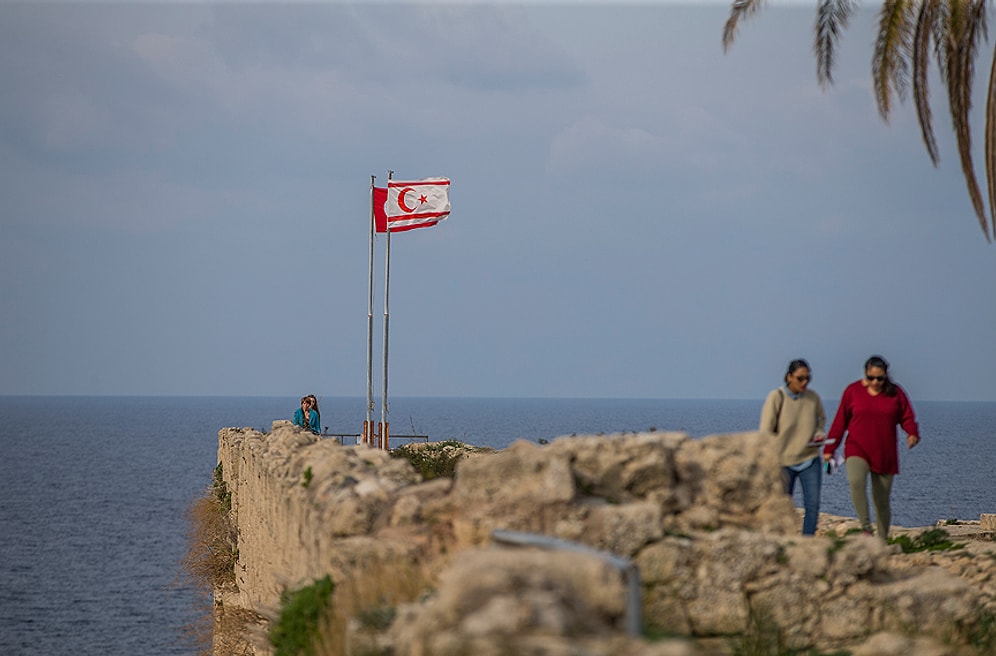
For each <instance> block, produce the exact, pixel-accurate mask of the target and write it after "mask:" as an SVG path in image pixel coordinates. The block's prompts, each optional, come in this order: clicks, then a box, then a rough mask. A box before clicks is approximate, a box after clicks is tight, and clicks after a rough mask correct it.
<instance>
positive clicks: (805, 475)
mask: <svg viewBox="0 0 996 656" xmlns="http://www.w3.org/2000/svg"><path fill="white" fill-rule="evenodd" d="M810 380H812V373H811V370H810V368H809V363H808V362H806V361H805V360H802V359H799V360H792V362H790V363H789V366H788V370H787V371H786V372H785V384H784V385H782V386H781V387H778V388H776V389H774V390H772V391H771V392H770V393H769V394H768V397H767V398H766V399H765V400H764V405H763V406H762V408H761V426H760V430H761V431H762V432H765V433H770V434H772V435H774V436H775V437H776V438H777V439H778V452H779V459H780V462H781V465H782V479H783V481H784V483H785V493H786V494H788V495H789V496H791V495H792V493H793V491H794V490H795V482H796V480H798V481H799V483H800V485H801V487H802V503H803V508H804V509H805V515H804V516H803V520H802V534H803V535H815V534H816V523H817V521H818V520H819V516H820V485H821V483H822V472H823V468H822V467H821V466H820V446H821V445H822V444H823V440H824V429H825V427H826V423H827V415H826V411H825V410H824V409H823V401H822V399H820V395H819V394H817V393H816V392H814V391H813V390H811V389H809V381H810Z"/></svg>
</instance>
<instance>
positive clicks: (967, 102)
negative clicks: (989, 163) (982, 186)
mask: <svg viewBox="0 0 996 656" xmlns="http://www.w3.org/2000/svg"><path fill="white" fill-rule="evenodd" d="M980 8H981V10H982V12H983V15H984V12H985V0H966V1H965V2H952V3H951V18H950V22H949V25H948V34H947V40H946V49H947V86H948V107H949V108H950V111H951V122H952V125H953V127H954V132H955V137H956V139H957V142H958V155H959V157H960V159H961V171H962V174H963V175H964V177H965V185H966V186H967V187H968V196H969V198H970V199H971V201H972V208H973V209H974V210H975V216H976V217H977V218H978V220H979V225H980V226H981V227H982V233H983V234H984V235H985V236H986V239H987V240H989V238H990V237H989V226H988V224H987V220H986V210H985V206H984V205H983V202H982V192H981V191H980V190H979V182H978V179H977V178H976V176H975V165H974V164H973V162H972V133H971V130H970V128H969V112H970V111H971V109H972V94H971V91H972V78H973V77H974V72H975V70H974V69H975V50H976V45H977V42H978V37H979V35H980V33H981V32H982V30H980V29H979V20H978V16H979V9H980Z"/></svg>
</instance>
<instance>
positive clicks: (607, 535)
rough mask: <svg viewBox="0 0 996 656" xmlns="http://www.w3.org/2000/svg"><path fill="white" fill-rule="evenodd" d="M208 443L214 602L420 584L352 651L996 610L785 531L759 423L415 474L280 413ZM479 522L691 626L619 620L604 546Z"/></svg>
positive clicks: (793, 638) (585, 559)
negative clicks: (231, 547)
mask: <svg viewBox="0 0 996 656" xmlns="http://www.w3.org/2000/svg"><path fill="white" fill-rule="evenodd" d="M218 457H219V462H220V463H221V465H222V472H223V477H224V480H225V482H226V484H227V485H228V488H229V490H230V491H231V492H232V517H233V519H234V521H235V523H236V525H237V529H238V563H237V566H236V585H237V590H235V591H231V592H228V593H222V591H219V593H218V602H217V603H218V605H219V606H220V607H223V608H225V609H228V610H231V609H233V608H238V609H241V610H248V611H251V612H253V613H256V614H258V615H259V616H262V617H264V618H266V617H270V618H272V617H274V616H275V613H276V612H277V610H278V606H279V600H280V594H281V593H282V592H283V591H285V590H293V589H296V588H299V587H301V586H303V585H307V584H310V583H311V582H312V581H314V580H316V579H318V578H321V577H323V576H325V575H326V574H328V575H330V576H331V577H332V580H333V581H334V582H336V584H337V586H339V587H340V588H341V589H354V588H360V587H364V586H366V587H371V586H374V585H375V583H374V582H375V581H381V582H383V580H384V579H385V578H391V577H400V576H403V575H404V574H405V573H406V572H412V571H414V570H416V569H417V570H418V571H419V572H420V576H423V577H424V580H425V581H426V582H427V583H426V585H425V589H426V591H428V590H433V591H434V593H433V594H431V595H428V596H427V597H426V598H424V599H422V600H421V601H420V602H419V603H413V604H408V605H404V606H401V607H400V611H401V612H400V613H399V615H398V617H397V619H396V620H395V621H394V622H393V623H392V625H391V626H390V627H389V628H388V629H387V630H386V631H383V630H381V631H375V632H371V631H364V629H363V627H358V626H357V625H356V623H355V622H354V624H353V628H352V631H351V633H350V636H349V638H348V640H347V641H346V644H349V645H352V647H351V651H353V652H354V653H355V654H357V656H358V655H359V654H362V653H373V652H377V653H392V654H397V655H398V656H402V655H409V654H410V655H412V656H416V655H430V654H431V655H437V654H438V655H446V654H453V655H454V656H457V655H458V654H489V653H494V654H504V653H515V654H530V653H536V654H540V653H546V654H556V653H565V654H567V653H587V654H592V655H597V654H605V655H606V656H608V655H609V654H612V655H613V656H618V655H626V654H634V655H635V654H641V655H642V654H647V655H649V654H660V655H664V654H673V655H675V656H677V655H678V654H706V653H723V648H724V647H723V645H726V646H727V647H728V645H729V640H730V638H731V636H738V635H742V634H743V633H744V632H747V631H749V630H751V629H752V627H755V628H756V626H758V623H759V622H762V621H763V622H764V623H766V624H767V625H768V626H769V627H774V628H773V629H771V628H769V631H773V632H774V633H775V634H777V636H778V638H779V640H781V641H783V644H784V645H786V646H788V647H791V648H793V649H810V648H812V649H819V650H832V649H841V648H851V649H856V648H859V647H860V646H861V645H862V644H867V643H868V642H869V641H870V640H877V641H879V642H881V641H882V640H883V639H884V638H883V637H882V635H891V634H888V633H887V632H890V631H891V632H897V633H896V635H898V637H897V638H896V640H906V641H907V642H906V643H903V644H906V645H907V647H909V644H912V643H909V641H920V642H919V643H917V644H918V645H919V646H918V647H917V648H918V649H921V650H924V649H928V646H927V645H928V643H929V649H948V650H950V651H941V652H937V653H952V654H953V653H957V650H958V649H961V647H958V646H957V645H958V644H960V643H962V642H965V636H966V635H968V634H970V633H972V631H973V630H974V629H975V628H976V627H977V624H978V622H979V620H978V618H979V612H980V610H981V609H983V608H985V607H986V605H987V604H988V606H989V610H990V611H992V610H996V607H994V602H993V592H992V590H991V589H989V590H987V589H983V587H982V586H979V585H973V584H972V583H969V582H967V581H966V580H965V579H964V578H963V577H960V576H957V575H956V574H952V573H949V571H948V570H947V569H945V568H943V567H935V566H932V565H929V564H928V565H926V566H920V567H910V566H908V564H907V565H902V566H897V565H896V564H895V563H894V562H893V561H894V559H895V558H896V554H895V553H894V549H890V548H889V547H887V546H885V545H884V544H882V543H881V542H880V541H878V540H876V539H873V538H868V537H864V536H853V537H848V538H846V539H844V538H840V537H837V538H830V537H813V538H803V537H801V536H799V535H798V532H799V515H798V513H797V511H796V509H795V508H794V507H793V505H792V503H791V501H790V499H789V498H788V497H787V496H786V495H784V494H783V493H782V492H781V488H780V485H781V484H780V468H779V466H778V464H777V460H776V458H775V455H774V452H773V443H772V440H771V438H770V437H769V436H765V435H761V434H757V433H741V434H730V435H717V436H711V437H706V438H703V439H699V440H693V439H691V438H689V437H688V436H687V435H684V434H681V433H664V432H652V433H641V434H625V435H610V436H599V437H570V438H561V439H557V440H554V441H552V442H551V443H550V444H548V445H543V446H539V445H536V444H532V443H529V442H525V441H520V442H517V443H515V444H513V445H511V446H510V447H509V448H507V449H505V450H503V451H499V452H496V453H494V454H491V455H486V456H481V457H474V458H468V459H466V460H463V461H461V462H460V463H459V465H458V467H457V470H456V476H455V478H454V479H452V480H451V479H441V480H435V481H429V482H422V481H421V478H420V476H419V475H418V474H416V473H415V471H414V469H413V468H412V467H411V466H410V464H409V463H408V462H407V461H406V460H403V459H395V458H391V457H390V456H389V455H388V454H386V453H384V452H381V451H377V450H374V449H370V448H367V447H364V446H346V447H344V446H340V445H339V444H337V443H335V442H334V441H330V440H320V439H319V438H317V437H316V436H313V435H311V434H310V433H306V432H303V431H299V430H297V429H295V428H293V427H292V426H291V425H290V424H289V422H285V421H278V422H274V424H273V429H272V430H271V432H270V433H268V434H263V433H260V432H258V431H255V430H251V429H223V430H222V431H220V432H219V449H218ZM496 529H503V530H506V531H516V532H525V533H529V534H540V535H543V536H549V537H552V538H557V539H558V540H561V541H569V542H571V543H576V544H580V545H585V546H586V547H589V548H590V549H592V550H598V551H601V552H605V553H608V554H611V555H613V556H614V557H616V558H622V559H628V560H630V561H632V562H634V563H636V565H638V568H639V573H640V579H641V589H640V606H641V608H640V612H641V613H642V617H643V625H644V626H645V627H647V628H648V630H651V631H653V632H655V633H659V634H665V635H672V636H673V635H681V636H689V637H691V638H693V639H692V640H689V639H683V638H672V639H668V640H656V641H653V642H650V641H647V640H645V639H642V638H634V637H632V636H628V635H626V633H625V631H624V622H623V618H624V616H625V615H626V611H627V606H626V591H625V586H624V585H623V584H622V583H621V582H620V579H619V575H618V572H614V571H613V570H612V569H611V568H608V567H607V565H606V564H605V560H604V559H600V558H598V557H596V556H595V555H592V554H590V553H586V552H579V553H565V552H563V551H557V550H543V549H539V550H537V549H521V548H512V547H503V546H500V545H497V544H495V542H494V541H493V540H492V532H493V531H495V530H496ZM988 544H991V543H988ZM992 561H993V559H992V557H991V555H990V559H989V563H990V565H989V567H990V568H991V567H992ZM381 584H382V583H381ZM262 629H263V630H264V631H265V622H264V623H263V624H262ZM884 632H885V633H884ZM976 633H977V632H976ZM877 634H882V635H877ZM925 641H926V642H925ZM250 642H251V647H250V649H251V650H254V652H253V653H256V654H265V653H267V646H266V642H265V640H263V639H261V638H260V637H259V636H257V639H256V640H255V641H250ZM875 644H879V643H875ZM374 645H375V646H376V649H374V648H373V647H372V646H374ZM952 645H953V646H952ZM239 648H240V649H245V646H244V645H243V646H240V647H239ZM377 650H379V651H377ZM717 650H718V651H717ZM216 653H224V650H222V649H220V648H218V646H217V645H216ZM332 653H335V652H332Z"/></svg>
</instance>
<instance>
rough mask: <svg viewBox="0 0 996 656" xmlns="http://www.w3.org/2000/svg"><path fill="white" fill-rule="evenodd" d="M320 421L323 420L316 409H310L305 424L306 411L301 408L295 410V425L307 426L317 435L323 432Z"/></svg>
mask: <svg viewBox="0 0 996 656" xmlns="http://www.w3.org/2000/svg"><path fill="white" fill-rule="evenodd" d="M320 422H321V420H320V419H319V418H318V413H317V412H315V411H314V410H308V422H307V424H305V421H304V411H303V410H301V408H298V409H297V410H295V411H294V425H295V426H300V427H301V428H307V429H308V430H310V431H311V432H312V433H314V434H315V435H318V434H319V433H321V432H322V428H321V426H319V425H318V424H319V423H320Z"/></svg>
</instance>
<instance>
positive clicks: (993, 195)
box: [982, 54, 996, 241]
mask: <svg viewBox="0 0 996 656" xmlns="http://www.w3.org/2000/svg"><path fill="white" fill-rule="evenodd" d="M994 114H996V54H994V55H993V61H992V65H991V66H990V68H989V92H988V94H987V97H986V128H985V141H986V187H987V190H988V192H989V220H990V221H991V222H992V233H991V235H992V236H996V120H994V116H993V115H994ZM982 232H984V233H985V234H986V241H992V239H991V235H990V233H989V232H988V231H987V230H986V227H985V223H984V222H983V224H982Z"/></svg>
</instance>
